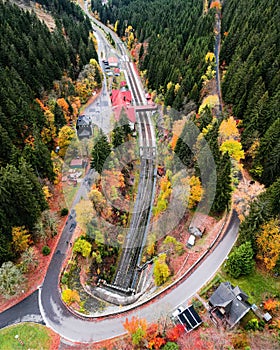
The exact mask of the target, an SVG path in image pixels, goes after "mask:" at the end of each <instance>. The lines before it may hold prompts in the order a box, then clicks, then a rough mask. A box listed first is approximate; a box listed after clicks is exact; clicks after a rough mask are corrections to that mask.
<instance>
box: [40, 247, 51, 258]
mask: <svg viewBox="0 0 280 350" xmlns="http://www.w3.org/2000/svg"><path fill="white" fill-rule="evenodd" d="M50 252H51V248H50V247H48V246H47V245H45V246H44V247H43V248H42V254H43V255H45V256H46V255H49V254H50Z"/></svg>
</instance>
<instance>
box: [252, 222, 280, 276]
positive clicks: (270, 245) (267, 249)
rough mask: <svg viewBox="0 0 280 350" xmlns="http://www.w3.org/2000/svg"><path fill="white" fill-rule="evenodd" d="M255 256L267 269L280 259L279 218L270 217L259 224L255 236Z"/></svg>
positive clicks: (270, 268)
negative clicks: (257, 233) (259, 229)
mask: <svg viewBox="0 0 280 350" xmlns="http://www.w3.org/2000/svg"><path fill="white" fill-rule="evenodd" d="M257 249H258V250H257V258H258V259H259V260H261V261H262V262H263V263H264V265H265V267H266V269H267V270H268V271H271V270H273V268H274V267H275V266H276V263H277V262H278V261H279V259H280V229H279V219H271V220H270V221H268V222H267V223H265V224H263V225H262V226H261V232H260V233H259V235H258V237H257Z"/></svg>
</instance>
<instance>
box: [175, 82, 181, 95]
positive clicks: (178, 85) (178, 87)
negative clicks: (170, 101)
mask: <svg viewBox="0 0 280 350" xmlns="http://www.w3.org/2000/svg"><path fill="white" fill-rule="evenodd" d="M180 87H181V85H180V84H179V83H177V84H176V85H175V86H174V94H175V95H177V93H178V91H179V89H180Z"/></svg>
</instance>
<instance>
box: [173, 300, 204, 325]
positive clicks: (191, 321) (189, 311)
mask: <svg viewBox="0 0 280 350" xmlns="http://www.w3.org/2000/svg"><path fill="white" fill-rule="evenodd" d="M178 319H179V321H180V322H181V323H182V324H183V325H184V326H185V328H186V330H187V331H191V330H192V329H194V328H196V327H197V326H199V325H200V324H201V323H202V320H201V318H200V317H199V315H198V313H197V312H196V311H195V309H194V307H193V306H192V305H191V306H189V307H188V308H186V309H185V310H184V311H183V312H181V313H180V314H179V315H178Z"/></svg>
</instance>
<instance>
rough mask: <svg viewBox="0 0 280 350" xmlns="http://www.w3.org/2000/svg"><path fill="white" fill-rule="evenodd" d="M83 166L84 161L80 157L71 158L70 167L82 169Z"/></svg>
mask: <svg viewBox="0 0 280 350" xmlns="http://www.w3.org/2000/svg"><path fill="white" fill-rule="evenodd" d="M83 167H84V161H83V160H82V159H72V160H71V163H70V168H71V169H82V168H83Z"/></svg>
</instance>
